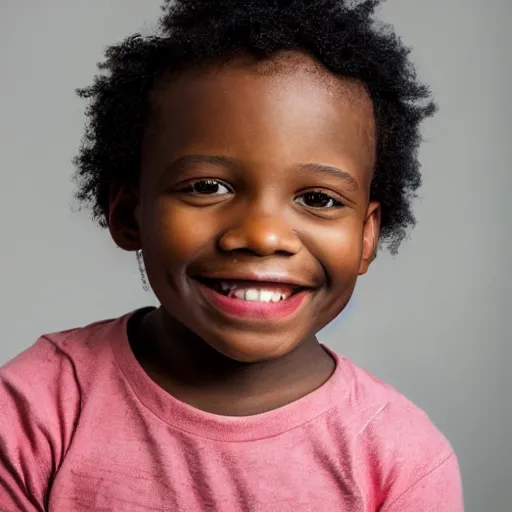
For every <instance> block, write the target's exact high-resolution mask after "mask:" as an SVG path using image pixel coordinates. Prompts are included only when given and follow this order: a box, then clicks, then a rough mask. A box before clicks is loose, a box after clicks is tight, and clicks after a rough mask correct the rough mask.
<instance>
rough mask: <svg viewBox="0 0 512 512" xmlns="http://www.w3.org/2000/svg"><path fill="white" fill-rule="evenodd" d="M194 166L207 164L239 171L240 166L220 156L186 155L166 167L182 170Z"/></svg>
mask: <svg viewBox="0 0 512 512" xmlns="http://www.w3.org/2000/svg"><path fill="white" fill-rule="evenodd" d="M194 164H208V165H216V166H219V167H229V168H231V169H239V168H240V167H241V164H240V163H239V162H238V161H237V160H235V159H234V158H229V157H227V156H222V155H186V156H182V157H181V158H178V159H177V160H175V161H174V162H172V164H171V165H169V166H168V168H167V169H169V170H173V171H176V170H180V169H184V168H185V167H187V166H188V165H194Z"/></svg>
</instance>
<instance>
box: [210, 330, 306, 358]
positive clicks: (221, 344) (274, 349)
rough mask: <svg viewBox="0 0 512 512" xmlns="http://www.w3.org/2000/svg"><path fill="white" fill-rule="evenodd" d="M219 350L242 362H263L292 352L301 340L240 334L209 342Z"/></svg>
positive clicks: (228, 356)
mask: <svg viewBox="0 0 512 512" xmlns="http://www.w3.org/2000/svg"><path fill="white" fill-rule="evenodd" d="M207 343H208V345H210V347H212V348H213V349H214V350H216V351H217V352H219V353H221V354H222V355H224V356H226V357H227V358H229V359H232V360H233V361H238V362H240V363H263V362H267V361H273V360H275V359H279V358H281V357H283V356H285V355H286V354H289V353H290V352H292V351H293V350H294V349H295V348H296V346H297V345H299V344H300V342H293V341H292V342H290V338H289V337H282V336H279V337H276V336H271V335H269V336H264V335H263V336H261V335H259V336H258V335H253V336H250V335H248V334H240V335H239V336H235V337H234V338H233V339H230V337H229V336H224V337H223V339H222V340H211V342H207Z"/></svg>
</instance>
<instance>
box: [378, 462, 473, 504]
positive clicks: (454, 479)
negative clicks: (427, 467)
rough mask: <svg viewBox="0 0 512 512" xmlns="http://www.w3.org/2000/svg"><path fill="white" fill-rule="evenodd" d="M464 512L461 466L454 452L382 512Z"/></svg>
mask: <svg viewBox="0 0 512 512" xmlns="http://www.w3.org/2000/svg"><path fill="white" fill-rule="evenodd" d="M413 510H414V512H464V505H463V497H462V484H461V479H460V471H459V465H458V462H457V458H456V456H455V454H454V453H452V454H451V455H449V457H448V458H447V459H445V460H444V461H443V462H442V463H441V464H440V465H438V466H437V467H435V468H434V469H433V470H432V471H430V472H429V473H427V474H426V475H424V476H422V477H421V478H420V479H418V480H417V481H416V482H414V484H413V485H411V486H410V487H409V488H408V489H407V490H406V491H404V492H403V493H402V494H401V495H400V496H399V497H398V498H396V499H395V500H393V502H392V503H389V504H385V505H384V506H383V507H382V509H381V512H411V511H413Z"/></svg>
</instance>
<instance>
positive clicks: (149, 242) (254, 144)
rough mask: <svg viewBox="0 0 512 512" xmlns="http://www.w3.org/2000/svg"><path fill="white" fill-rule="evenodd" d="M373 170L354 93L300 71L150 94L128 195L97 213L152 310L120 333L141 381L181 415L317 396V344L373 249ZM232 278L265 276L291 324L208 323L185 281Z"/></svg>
mask: <svg viewBox="0 0 512 512" xmlns="http://www.w3.org/2000/svg"><path fill="white" fill-rule="evenodd" d="M198 155H199V156H200V158H197V156H198ZM205 157H206V158H205ZM212 157H215V159H212ZM374 164H375V120H374V115H373V109H372V103H371V100H370V98H369V97H368V95H367V93H366V91H365V89H364V87H363V86H362V85H360V84H358V83H356V82H354V81H349V80H347V79H343V78H339V77H335V76H333V75H331V74H330V73H329V72H328V71H326V70H324V69H322V68H321V67H320V66H319V64H317V62H316V61H314V60H313V59H312V58H310V57H308V56H305V55H302V54H296V53H288V54H283V55H280V56H278V57H275V58H274V59H272V61H267V62H264V63H263V64H261V63H260V64H258V63H255V62H253V61H251V60H250V59H246V60H237V61H234V62H231V63H229V64H228V65H223V66H216V67H215V66H212V67H210V68H205V69H201V70H196V71H194V72H188V73H184V74H182V75H180V76H179V77H168V78H166V79H162V80H161V81H160V83H159V84H158V85H157V87H156V88H155V90H154V91H153V94H152V96H151V116H150V121H149V125H148V129H147V134H146V137H145V141H144V148H143V158H142V162H141V177H140V183H139V184H138V185H137V186H136V187H135V186H133V185H130V184H123V183H118V184H115V185H114V186H113V187H112V192H111V202H110V210H109V227H110V232H111V234H112V237H113V238H114V240H115V242H116V243H117V244H118V245H119V246H120V247H121V248H123V249H125V250H128V251H134V250H138V249H142V250H143V254H144V261H145V266H146V271H147V275H148V279H149V282H150V284H151V287H152V288H153V290H154V292H155V294H156V296H157V298H158V299H159V301H160V303H161V305H162V307H161V308H159V309H157V310H154V311H153V312H150V313H148V314H146V315H144V316H143V318H141V319H140V321H137V322H136V323H135V325H134V326H133V328H132V332H131V345H132V349H133V351H134V353H135V356H136V357H137V359H138V360H139V362H140V363H141V365H142V366H143V368H144V369H145V370H146V372H147V373H148V375H149V376H150V377H151V378H152V379H153V380H154V381H155V382H156V383H157V384H159V385H160V386H161V387H163V388H164V389H166V390H167V391H168V392H169V393H171V394H172V395H173V396H175V397H176V398H178V399H180V400H182V401H184V402H186V403H188V404H190V405H193V406H195V407H197V408H200V409H202V410H205V411H208V412H212V413H216V414H223V415H232V416H243V415H252V414H258V413H261V412H265V411H268V410H271V409H275V408H277V407H280V406H283V405H285V404H287V403H290V402H292V401H294V400H297V399H299V398H301V397H303V396H305V395H306V394H308V393H310V392H312V391H313V390H315V389H317V388H318V387H320V386H321V385H322V384H323V383H325V382H326V381H327V380H328V379H329V377H330V376H331V374H332V372H333V370H334V361H333V360H332V358H331V357H330V356H329V355H328V354H327V352H325V350H324V349H323V348H322V347H321V345H320V344H319V342H318V341H317V339H316V337H315V334H316V333H317V332H318V331H319V330H320V329H321V328H322V327H324V326H325V325H326V324H328V323H329V322H330V321H331V320H333V319H334V318H335V317H336V316H337V315H338V314H339V313H340V312H341V311H342V310H343V308H344V307H345V305H346V304H347V302H348V301H349V299H350V296H351V295H352V292H353V290H354V287H355V284H356V281H357V278H358V276H359V275H362V274H364V273H366V271H367V270H368V266H369V264H370V262H371V260H372V259H373V257H374V255H375V251H376V249H377V244H378V235H379V221H380V206H379V204H378V203H376V202H374V201H370V198H369V197H370V184H371V180H372V172H373V168H374ZM326 167H328V169H327V170H326ZM206 179H208V180H210V181H207V182H206V183H205V181H204V180H206ZM214 180H215V181H214ZM201 187H202V188H201ZM205 190H206V191H207V192H212V191H213V192H215V193H206V194H205V193H198V191H199V192H201V191H205ZM313 192H314V193H317V194H316V195H315V194H312V193H313ZM318 193H320V194H318ZM237 272H249V273H251V274H255V275H262V274H265V273H268V272H270V273H279V274H280V275H284V276H285V277H286V278H287V279H293V280H294V281H295V282H298V283H300V284H301V285H304V286H307V287H308V292H307V295H306V298H305V300H304V302H303V304H302V306H301V308H300V309H299V310H298V312H297V313H296V314H293V315H291V316H290V317H285V318H281V319H279V320H276V321H272V322H268V321H265V322H262V321H261V320H258V319H240V318H233V317H230V316H227V315H224V314H221V313H220V312H219V311H218V310H217V309H216V308H214V307H213V306H212V304H211V303H209V302H208V301H207V300H205V298H204V297H203V296H202V295H201V294H200V293H199V291H198V286H197V283H196V282H195V281H194V280H193V279H192V277H194V276H197V275H198V274H201V275H204V274H205V273H207V274H210V275H211V274H214V275H217V274H221V275H224V276H225V275H230V273H237Z"/></svg>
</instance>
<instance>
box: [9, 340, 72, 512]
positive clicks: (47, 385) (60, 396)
mask: <svg viewBox="0 0 512 512" xmlns="http://www.w3.org/2000/svg"><path fill="white" fill-rule="evenodd" d="M79 410H80V391H79V386H78V383H77V379H76V373H75V370H74V366H73V363H72V361H71V360H70V359H69V357H68V356H66V355H65V354H64V353H63V352H62V351H61V350H60V349H59V348H58V347H57V346H56V345H54V344H53V343H52V342H50V341H49V340H48V339H46V338H41V339H40V340H38V341H37V343H35V344H34V345H33V346H32V347H30V348H29V349H28V350H26V351H25V352H23V353H22V354H20V355H19V356H18V357H16V358H15V359H13V360H12V361H10V362H9V363H8V364H7V365H5V366H4V367H2V368H0V510H2V512H45V511H46V510H47V501H48V496H49V492H50V484H51V481H52V479H53V477H54V475H55V473H56V471H57V470H58V468H59V467H60V464H61V462H62V460H63V457H64V455H65V451H66V449H67V447H68V446H69V443H70V441H71V438H72V434H73V431H74V425H75V421H76V418H77V417H78V414H79Z"/></svg>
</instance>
